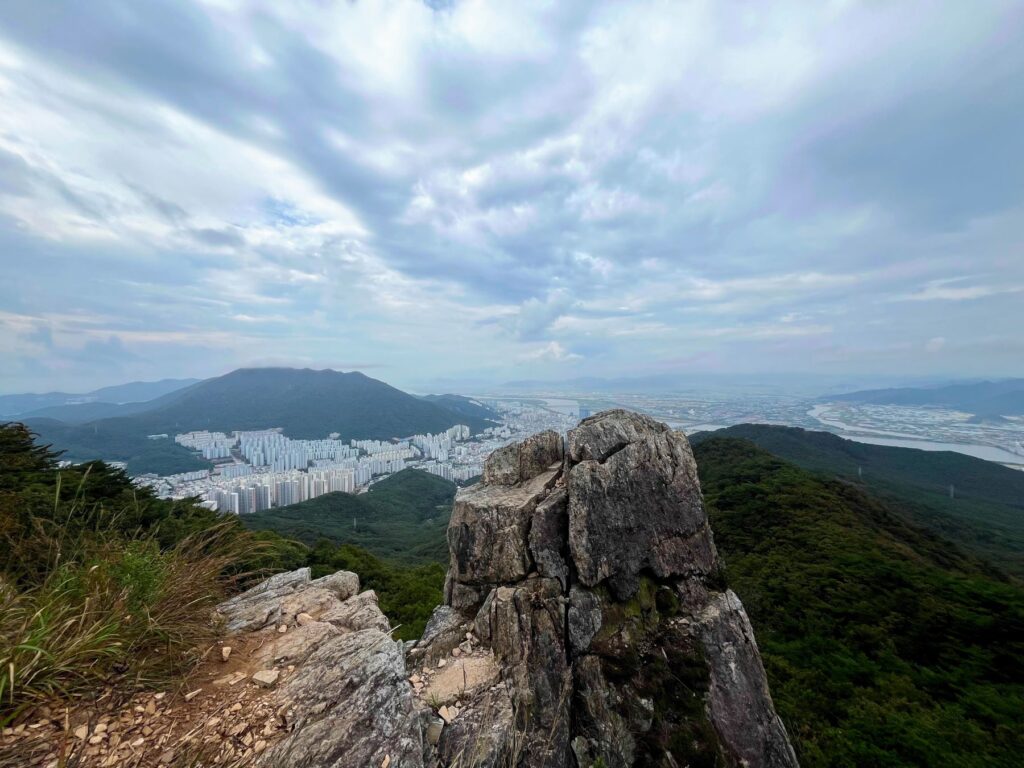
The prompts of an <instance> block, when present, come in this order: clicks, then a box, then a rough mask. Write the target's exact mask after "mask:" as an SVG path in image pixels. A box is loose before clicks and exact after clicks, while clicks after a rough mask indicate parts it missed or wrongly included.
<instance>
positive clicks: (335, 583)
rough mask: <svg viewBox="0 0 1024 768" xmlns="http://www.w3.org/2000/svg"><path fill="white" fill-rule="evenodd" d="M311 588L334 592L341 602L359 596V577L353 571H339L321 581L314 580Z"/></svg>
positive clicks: (321, 578) (320, 579)
mask: <svg viewBox="0 0 1024 768" xmlns="http://www.w3.org/2000/svg"><path fill="white" fill-rule="evenodd" d="M310 586H313V587H319V588H320V589H326V590H328V591H330V592H333V593H334V594H335V596H336V597H337V598H338V599H339V600H348V599H349V598H350V597H352V596H353V595H358V594H359V577H358V576H357V575H356V574H354V573H352V572H351V571H337V572H335V573H332V574H330V575H328V576H322V577H320V578H319V579H313V581H311V582H310Z"/></svg>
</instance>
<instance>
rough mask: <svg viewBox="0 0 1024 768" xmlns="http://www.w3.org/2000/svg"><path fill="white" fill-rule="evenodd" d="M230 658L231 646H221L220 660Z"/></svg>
mask: <svg viewBox="0 0 1024 768" xmlns="http://www.w3.org/2000/svg"><path fill="white" fill-rule="evenodd" d="M230 658H231V646H230V645H225V646H224V647H223V648H221V649H220V660H221V661H227V660H228V659H230Z"/></svg>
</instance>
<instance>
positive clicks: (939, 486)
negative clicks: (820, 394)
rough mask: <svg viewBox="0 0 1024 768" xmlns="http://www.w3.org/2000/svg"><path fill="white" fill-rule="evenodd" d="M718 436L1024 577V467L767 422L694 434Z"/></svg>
mask: <svg viewBox="0 0 1024 768" xmlns="http://www.w3.org/2000/svg"><path fill="white" fill-rule="evenodd" d="M712 437H716V438H717V437H736V438H742V439H744V440H749V441H751V442H752V443H755V444H756V445H759V446H760V447H761V448H764V449H765V450H766V451H768V452H770V453H772V454H774V455H775V456H778V457H779V458H782V459H785V460H786V461H791V462H793V463H794V464H796V465H798V466H801V467H803V468H804V469H809V470H812V471H814V472H819V473H822V474H823V475H825V476H827V477H834V478H837V479H840V480H842V481H844V482H846V483H848V484H852V485H855V486H856V487H859V488H861V489H862V490H864V491H865V492H867V493H870V494H871V495H872V496H875V497H877V498H879V499H881V500H883V501H885V502H887V504H888V506H889V507H890V509H892V510H893V511H894V512H896V513H898V514H900V515H902V516H903V517H905V518H906V519H908V520H910V521H912V522H914V523H915V524H916V525H918V526H920V527H922V528H925V529H927V530H930V531H933V532H934V533H938V534H940V535H942V536H944V537H946V538H947V539H950V540H952V541H955V542H956V543H957V544H958V545H960V546H961V547H962V548H964V549H966V550H968V551H970V552H973V553H974V554H977V555H979V556H980V557H983V558H985V559H986V560H989V561H991V562H992V563H994V564H996V565H998V566H999V567H1000V568H1002V569H1003V570H1005V571H1007V572H1008V573H1011V574H1013V575H1015V576H1018V577H1024V472H1020V471H1018V470H1013V469H1009V468H1007V467H1004V466H1002V465H1001V464H996V463H994V462H991V461H983V460H981V459H976V458H973V457H971V456H964V455H963V454H960V453H954V452H952V451H919V450H914V449H913V448H896V447H892V446H887V445H871V444H869V443H859V442H856V441H854V440H844V439H843V438H841V437H839V436H837V435H833V434H831V433H829V432H814V431H809V430H806V429H800V428H798V427H782V426H776V425H768V424H738V425H736V426H733V427H729V428H727V429H723V430H719V431H718V432H714V433H710V432H705V433H700V434H697V435H693V436H691V438H690V442H691V443H693V444H694V445H696V444H698V443H700V442H701V441H702V440H705V439H710V438H712ZM951 486H952V491H953V492H952V494H951V493H950V487H951Z"/></svg>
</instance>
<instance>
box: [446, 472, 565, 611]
mask: <svg viewBox="0 0 1024 768" xmlns="http://www.w3.org/2000/svg"><path fill="white" fill-rule="evenodd" d="M555 477H556V472H554V471H549V472H544V473H542V474H541V475H538V476H537V477H535V478H533V479H531V480H529V481H527V482H525V483H522V484H521V485H516V486H505V485H488V484H486V483H478V484H477V485H474V486H471V487H469V488H463V489H461V490H459V492H458V494H457V495H456V496H455V506H454V508H453V509H452V517H451V521H450V522H449V524H448V546H449V548H450V550H451V571H452V574H453V586H452V590H453V591H452V596H453V597H454V594H455V593H454V589H455V587H456V586H458V585H462V586H470V587H479V586H483V585H490V584H500V583H505V582H511V581H518V580H520V579H522V578H525V577H526V575H527V574H528V573H529V572H530V569H531V568H532V567H533V559H532V558H531V556H530V551H529V546H528V543H527V536H528V534H529V529H530V517H531V515H532V514H533V510H534V509H535V508H536V506H537V502H538V501H540V500H541V499H542V498H543V497H544V496H545V495H546V491H547V489H548V488H549V487H550V485H551V484H552V483H553V482H554V480H555ZM481 599H482V598H481ZM478 605H479V602H477V603H475V604H474V605H473V607H476V606H478Z"/></svg>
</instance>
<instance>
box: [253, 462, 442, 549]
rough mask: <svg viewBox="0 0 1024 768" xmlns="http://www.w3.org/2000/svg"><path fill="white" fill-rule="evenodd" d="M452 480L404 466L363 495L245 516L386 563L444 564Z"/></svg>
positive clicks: (333, 496) (331, 496) (259, 525)
mask: <svg viewBox="0 0 1024 768" xmlns="http://www.w3.org/2000/svg"><path fill="white" fill-rule="evenodd" d="M455 490H456V485H455V484H454V483H451V482H449V481H448V480H445V479H443V478H440V477H436V476H435V475H431V474H428V473H426V472H422V471H420V470H416V469H406V470H403V471H401V472H398V473H396V474H394V475H391V476H390V477H387V478H385V479H384V480H381V481H380V482H378V483H376V484H374V485H373V486H371V488H370V490H369V491H368V492H367V493H365V494H360V495H358V496H355V495H352V494H348V493H328V494H326V495H324V496H319V497H317V498H315V499H310V500H309V501H304V502H302V503H300V504H292V505H291V506H288V507H281V508H279V509H268V510H264V511H262V512H256V513H254V514H251V515H244V516H243V517H242V522H243V523H244V524H245V525H246V526H247V527H248V528H250V529H252V530H268V531H274V532H276V533H278V534H280V535H281V536H284V537H286V538H289V539H296V540H298V541H301V542H302V543H304V544H306V545H307V546H314V545H315V544H316V543H317V542H318V541H320V540H321V539H327V540H328V541H330V542H331V543H332V544H333V545H334V546H338V545H342V544H354V545H357V546H359V547H361V548H363V549H365V550H366V551H368V552H370V553H372V554H373V555H376V556H377V557H381V558H384V559H385V560H389V561H391V562H396V563H403V564H421V563H431V562H434V563H443V562H445V561H446V552H447V544H446V542H445V529H446V528H447V526H448V518H449V516H450V515H451V506H452V500H453V499H454V498H455Z"/></svg>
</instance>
